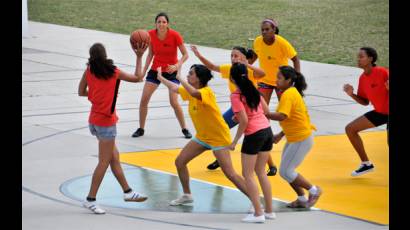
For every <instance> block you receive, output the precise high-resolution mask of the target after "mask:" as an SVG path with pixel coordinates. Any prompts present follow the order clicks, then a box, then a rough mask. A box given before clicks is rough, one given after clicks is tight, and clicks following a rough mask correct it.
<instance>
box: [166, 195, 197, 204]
mask: <svg viewBox="0 0 410 230" xmlns="http://www.w3.org/2000/svg"><path fill="white" fill-rule="evenodd" d="M192 202H194V199H193V198H192V195H191V194H184V195H182V196H180V197H179V198H178V199H175V200H173V201H171V202H169V205H171V206H177V205H182V204H189V203H192Z"/></svg>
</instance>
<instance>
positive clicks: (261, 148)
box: [241, 127, 273, 155]
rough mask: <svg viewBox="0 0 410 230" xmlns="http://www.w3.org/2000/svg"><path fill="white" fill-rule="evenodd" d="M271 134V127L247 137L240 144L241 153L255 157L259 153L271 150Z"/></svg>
mask: <svg viewBox="0 0 410 230" xmlns="http://www.w3.org/2000/svg"><path fill="white" fill-rule="evenodd" d="M272 145H273V133H272V129H271V127H268V128H266V129H261V130H259V131H257V132H256V133H252V134H251V135H247V136H245V137H244V139H243V142H242V149H241V152H242V153H245V154H249V155H255V154H258V153H259V152H265V151H270V150H272Z"/></svg>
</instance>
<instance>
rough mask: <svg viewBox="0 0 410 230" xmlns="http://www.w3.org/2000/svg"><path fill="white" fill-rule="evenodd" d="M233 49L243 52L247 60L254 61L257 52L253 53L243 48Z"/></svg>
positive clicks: (236, 47)
mask: <svg viewBox="0 0 410 230" xmlns="http://www.w3.org/2000/svg"><path fill="white" fill-rule="evenodd" d="M232 49H233V50H237V51H239V52H241V53H242V54H243V55H245V57H246V59H252V58H253V56H254V55H255V51H253V50H252V49H245V48H243V47H242V46H234V47H233V48H232Z"/></svg>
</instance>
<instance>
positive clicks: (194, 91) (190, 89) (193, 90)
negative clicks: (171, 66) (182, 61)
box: [176, 69, 202, 101]
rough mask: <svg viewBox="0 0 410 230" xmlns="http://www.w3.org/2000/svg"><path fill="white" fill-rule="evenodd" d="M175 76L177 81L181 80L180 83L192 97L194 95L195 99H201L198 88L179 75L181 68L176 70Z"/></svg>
mask: <svg viewBox="0 0 410 230" xmlns="http://www.w3.org/2000/svg"><path fill="white" fill-rule="evenodd" d="M176 78H177V79H178V81H179V82H181V85H182V86H183V87H184V88H185V89H186V91H187V92H188V93H189V94H190V95H191V96H192V97H195V98H196V99H198V100H201V101H202V96H201V93H200V92H199V90H198V89H196V88H195V87H193V86H192V85H191V84H189V83H188V82H187V81H186V80H185V79H184V78H183V77H181V69H179V70H178V73H177V76H176Z"/></svg>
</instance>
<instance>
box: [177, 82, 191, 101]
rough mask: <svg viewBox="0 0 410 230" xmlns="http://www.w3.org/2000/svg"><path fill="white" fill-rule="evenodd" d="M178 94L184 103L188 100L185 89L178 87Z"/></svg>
mask: <svg viewBox="0 0 410 230" xmlns="http://www.w3.org/2000/svg"><path fill="white" fill-rule="evenodd" d="M178 93H179V95H181V98H182V100H184V101H188V100H189V96H190V95H189V93H188V91H186V89H185V88H184V87H183V86H180V87H179V88H178Z"/></svg>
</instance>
